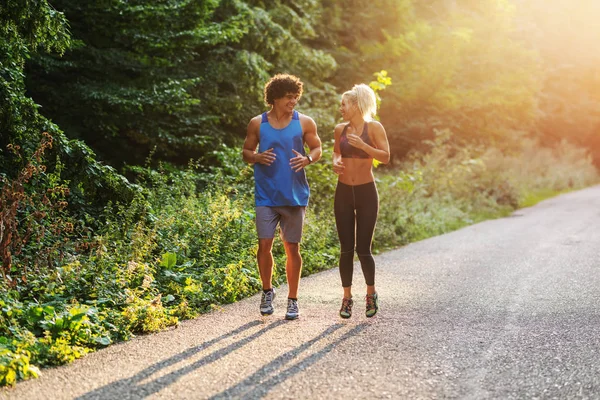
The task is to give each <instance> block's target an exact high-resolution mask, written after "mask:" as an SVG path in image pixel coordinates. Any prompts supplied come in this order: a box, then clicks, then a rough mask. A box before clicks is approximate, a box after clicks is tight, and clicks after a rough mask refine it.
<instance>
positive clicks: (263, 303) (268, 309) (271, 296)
mask: <svg viewBox="0 0 600 400" xmlns="http://www.w3.org/2000/svg"><path fill="white" fill-rule="evenodd" d="M273 300H275V289H274V288H271V289H270V290H268V291H266V292H265V291H264V290H263V293H262V296H261V298H260V313H261V314H262V315H271V314H273V311H274V309H273Z"/></svg>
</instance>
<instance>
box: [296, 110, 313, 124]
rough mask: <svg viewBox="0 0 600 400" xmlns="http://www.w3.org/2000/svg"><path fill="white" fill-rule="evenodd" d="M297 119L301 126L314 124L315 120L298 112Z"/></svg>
mask: <svg viewBox="0 0 600 400" xmlns="http://www.w3.org/2000/svg"><path fill="white" fill-rule="evenodd" d="M298 119H299V120H300V123H302V124H311V125H312V124H314V125H316V124H315V120H314V119H312V117H309V116H308V115H306V114H302V113H301V112H299V111H298Z"/></svg>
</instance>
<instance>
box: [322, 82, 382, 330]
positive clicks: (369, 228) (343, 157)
mask: <svg viewBox="0 0 600 400" xmlns="http://www.w3.org/2000/svg"><path fill="white" fill-rule="evenodd" d="M340 112H341V113H342V118H343V120H344V122H343V123H341V124H338V125H337V126H336V127H335V132H334V136H335V145H334V149H333V170H334V171H335V173H336V174H338V184H337V188H336V191H335V202H334V212H335V222H336V226H337V231H338V236H339V238H340V247H341V249H340V250H341V253H340V265H339V266H340V275H341V278H342V287H343V288H344V298H343V300H342V308H341V309H340V316H341V317H342V318H350V317H351V316H352V306H353V304H354V302H353V300H352V273H353V263H354V249H355V247H356V253H357V254H358V258H359V260H360V265H361V267H362V271H363V274H364V277H365V281H366V284H367V296H366V303H367V305H366V315H367V317H369V318H370V317H373V316H374V315H375V314H376V313H377V310H378V309H379V301H378V298H377V292H376V291H375V261H374V259H373V256H372V255H371V243H372V241H373V232H374V231H375V223H376V222H377V213H378V210H379V197H378V194H377V188H376V186H375V177H374V176H373V170H372V165H373V159H375V160H377V161H379V162H381V163H388V162H389V160H390V146H389V143H388V140H387V135H386V133H385V129H384V128H383V125H381V124H380V123H379V122H377V121H373V119H372V117H373V116H374V115H375V114H376V112H377V100H376V98H375V92H373V90H372V89H371V88H370V87H369V86H367V85H365V84H360V85H354V87H353V88H352V90H349V91H347V92H345V93H344V94H343V95H342V103H341V106H340Z"/></svg>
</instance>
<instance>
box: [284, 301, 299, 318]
mask: <svg viewBox="0 0 600 400" xmlns="http://www.w3.org/2000/svg"><path fill="white" fill-rule="evenodd" d="M299 315H300V312H298V300H294V299H288V306H287V312H286V313H285V319H290V320H291V319H296V318H298V316H299Z"/></svg>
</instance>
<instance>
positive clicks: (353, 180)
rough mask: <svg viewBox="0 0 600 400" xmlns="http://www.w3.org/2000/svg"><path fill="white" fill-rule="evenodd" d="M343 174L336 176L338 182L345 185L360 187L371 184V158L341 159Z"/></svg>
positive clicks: (372, 177) (373, 178)
mask: <svg viewBox="0 0 600 400" xmlns="http://www.w3.org/2000/svg"><path fill="white" fill-rule="evenodd" d="M342 162H343V163H344V167H345V168H344V173H343V174H341V175H339V176H338V180H339V181H340V182H342V183H344V184H346V185H352V186H356V185H362V184H365V183H369V182H373V181H374V180H375V177H374V176H373V169H372V168H371V166H372V165H373V159H372V158H342Z"/></svg>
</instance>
